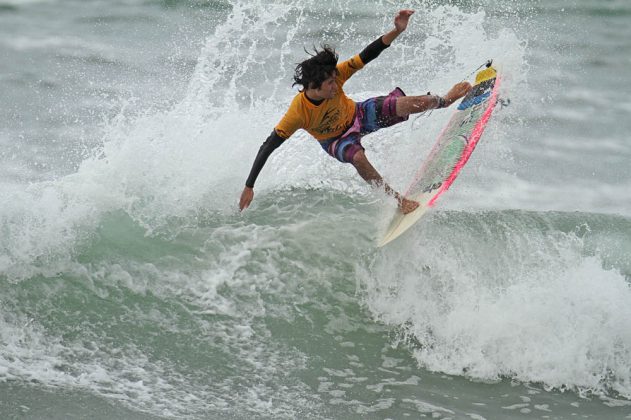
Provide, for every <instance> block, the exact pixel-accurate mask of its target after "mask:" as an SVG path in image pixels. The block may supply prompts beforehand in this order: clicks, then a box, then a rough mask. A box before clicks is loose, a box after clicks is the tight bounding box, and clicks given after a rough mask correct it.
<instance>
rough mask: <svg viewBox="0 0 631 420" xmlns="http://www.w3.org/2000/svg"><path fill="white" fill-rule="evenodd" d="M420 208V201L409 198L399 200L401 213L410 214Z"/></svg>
mask: <svg viewBox="0 0 631 420" xmlns="http://www.w3.org/2000/svg"><path fill="white" fill-rule="evenodd" d="M418 206H420V203H419V202H418V201H413V200H408V199H407V198H401V199H399V210H401V213H403V214H408V213H411V212H413V211H414V210H416V209H417V208H418Z"/></svg>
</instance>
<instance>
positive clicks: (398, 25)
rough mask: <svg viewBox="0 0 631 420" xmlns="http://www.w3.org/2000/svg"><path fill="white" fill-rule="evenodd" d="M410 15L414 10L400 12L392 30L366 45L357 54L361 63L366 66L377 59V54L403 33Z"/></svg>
mask: <svg viewBox="0 0 631 420" xmlns="http://www.w3.org/2000/svg"><path fill="white" fill-rule="evenodd" d="M412 14H414V10H407V9H406V10H400V11H399V13H397V15H396V17H395V18H394V29H393V30H391V31H390V32H388V33H386V34H383V35H381V36H380V37H379V38H377V39H376V40H374V41H373V42H371V43H370V44H368V46H367V47H366V48H364V49H363V50H362V52H360V53H359V57H360V58H361V60H362V63H364V64H368V63H370V62H371V61H372V60H374V59H375V58H377V57H379V54H381V52H382V51H383V50H385V49H386V48H388V47H389V46H390V44H392V41H394V40H395V39H396V38H397V37H398V36H399V35H401V33H402V32H403V31H405V29H406V28H407V26H408V21H409V20H410V16H412Z"/></svg>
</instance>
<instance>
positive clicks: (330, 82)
mask: <svg viewBox="0 0 631 420" xmlns="http://www.w3.org/2000/svg"><path fill="white" fill-rule="evenodd" d="M316 93H317V94H318V96H320V97H321V98H322V99H333V97H334V96H335V94H336V93H337V84H336V83H335V76H334V75H333V76H331V77H329V78H328V79H326V80H325V81H324V82H322V86H320V88H318V89H316Z"/></svg>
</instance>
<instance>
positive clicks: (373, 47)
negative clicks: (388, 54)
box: [359, 37, 390, 64]
mask: <svg viewBox="0 0 631 420" xmlns="http://www.w3.org/2000/svg"><path fill="white" fill-rule="evenodd" d="M389 46H390V45H386V44H385V43H384V42H383V40H382V39H381V37H379V38H377V39H376V40H374V41H373V42H371V43H370V44H369V45H368V46H367V47H366V48H364V50H363V51H362V52H360V53H359V57H360V58H361V59H362V62H363V63H364V64H368V63H369V62H371V61H372V60H374V59H375V58H377V57H379V54H381V52H382V51H383V50H385V49H386V48H388V47H389Z"/></svg>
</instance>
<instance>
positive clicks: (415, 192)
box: [378, 61, 500, 247]
mask: <svg viewBox="0 0 631 420" xmlns="http://www.w3.org/2000/svg"><path fill="white" fill-rule="evenodd" d="M499 85H500V75H499V74H498V72H497V70H496V68H494V67H493V66H492V64H491V62H490V61H489V63H487V65H486V68H485V69H484V70H481V71H479V72H478V73H477V74H476V77H475V83H474V85H473V88H472V89H471V90H470V91H469V93H468V94H467V95H466V96H465V97H464V98H463V99H462V100H461V102H460V104H459V105H458V107H457V109H456V111H455V112H454V114H453V116H452V117H451V118H450V119H449V122H448V123H447V125H446V126H445V128H444V129H443V131H442V132H441V134H440V135H439V136H438V139H437V140H436V143H435V144H434V147H433V148H432V150H431V152H430V153H429V155H428V157H427V159H425V162H424V163H423V165H422V166H421V169H420V170H419V171H418V172H417V174H416V175H415V177H414V180H413V181H412V183H411V184H410V187H409V188H408V190H407V192H406V193H405V197H407V198H408V199H411V200H414V201H418V202H419V203H420V206H419V207H418V208H417V209H416V210H414V211H413V212H411V213H408V214H405V215H404V214H403V213H401V211H400V210H398V209H397V212H396V214H395V215H394V217H393V219H392V222H390V226H389V228H388V230H387V231H386V233H385V235H384V236H383V238H382V239H381V240H380V241H379V244H378V245H379V246H380V247H382V246H384V245H385V244H387V243H389V242H391V241H393V240H394V239H396V238H398V237H399V236H400V235H401V234H402V233H403V232H405V231H406V230H408V229H409V228H410V227H411V226H412V225H414V224H415V223H416V222H417V221H418V220H419V219H420V218H421V217H422V216H423V215H424V214H426V213H427V210H429V209H430V208H431V207H432V206H433V205H434V204H435V203H436V200H437V199H438V198H439V197H440V196H441V195H442V194H443V193H444V192H445V191H447V190H448V189H449V187H450V186H451V184H453V182H454V181H455V179H456V177H457V176H458V174H459V173H460V171H461V170H462V168H463V167H464V165H465V164H466V163H467V161H468V160H469V157H470V156H471V153H472V152H473V149H475V146H476V145H477V144H478V141H479V140H480V137H481V136H482V133H483V132H484V128H485V127H486V124H487V123H488V121H489V118H490V117H491V114H492V113H493V109H494V108H495V105H496V103H497V100H498V96H497V95H498V89H499Z"/></svg>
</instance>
